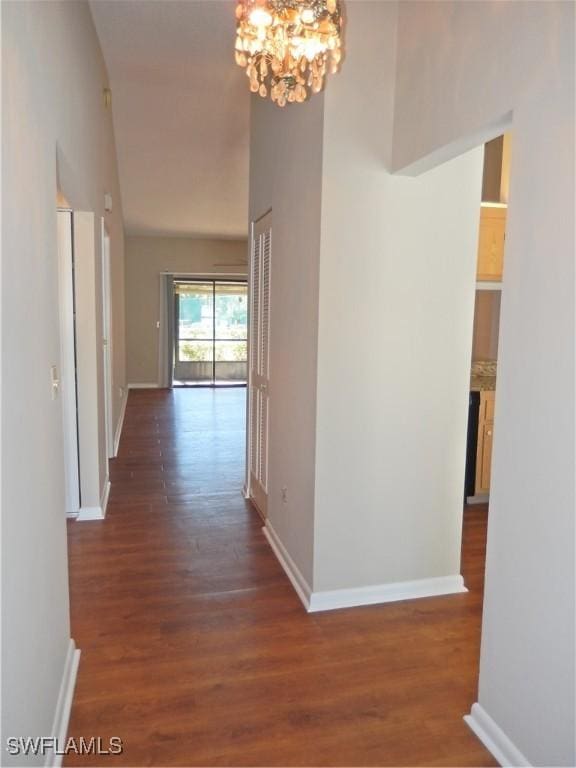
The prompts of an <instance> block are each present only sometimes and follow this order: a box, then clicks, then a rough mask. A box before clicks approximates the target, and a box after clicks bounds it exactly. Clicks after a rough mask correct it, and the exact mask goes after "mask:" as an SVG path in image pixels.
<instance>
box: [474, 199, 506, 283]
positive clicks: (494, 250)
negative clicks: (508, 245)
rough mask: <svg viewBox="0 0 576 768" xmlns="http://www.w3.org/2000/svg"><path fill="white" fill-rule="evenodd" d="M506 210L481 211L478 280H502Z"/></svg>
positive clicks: (487, 209) (488, 209)
mask: <svg viewBox="0 0 576 768" xmlns="http://www.w3.org/2000/svg"><path fill="white" fill-rule="evenodd" d="M505 235H506V208H488V207H483V208H481V209H480V237H479V242H478V269H477V279H478V280H479V281H484V280H496V281H498V280H502V270H503V265H504V240H505Z"/></svg>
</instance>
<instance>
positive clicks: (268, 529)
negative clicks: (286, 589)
mask: <svg viewBox="0 0 576 768" xmlns="http://www.w3.org/2000/svg"><path fill="white" fill-rule="evenodd" d="M262 532H263V533H264V536H266V538H267V540H268V544H270V547H271V548H272V551H273V552H274V554H275V555H276V558H277V560H278V562H279V563H280V565H281V566H282V568H283V569H284V572H285V574H286V576H288V578H289V579H290V581H291V583H292V586H293V587H294V589H295V590H296V594H297V595H298V597H299V598H300V600H302V604H303V605H304V608H306V610H307V611H308V610H310V594H311V589H310V585H309V584H308V582H307V581H306V579H305V578H304V576H303V575H302V573H301V572H300V569H299V568H298V566H297V565H296V563H295V562H294V560H292V558H291V557H290V554H289V552H288V550H287V549H286V547H285V546H284V544H282V542H281V541H280V539H279V538H278V534H277V533H276V531H275V530H274V528H273V527H272V525H271V524H270V520H267V521H266V525H265V526H264V527H263V528H262Z"/></svg>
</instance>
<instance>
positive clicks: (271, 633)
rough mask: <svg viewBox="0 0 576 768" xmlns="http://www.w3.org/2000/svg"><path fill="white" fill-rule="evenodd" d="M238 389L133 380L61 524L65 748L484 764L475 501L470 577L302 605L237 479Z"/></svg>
mask: <svg viewBox="0 0 576 768" xmlns="http://www.w3.org/2000/svg"><path fill="white" fill-rule="evenodd" d="M244 403H245V390H244V389H221V390H210V389H175V390H133V391H131V392H130V397H129V401H128V405H127V410H126V417H125V422H124V430H123V433H122V439H121V443H120V451H119V454H118V458H117V459H115V460H113V461H112V462H111V481H112V490H111V494H110V501H109V504H108V514H107V517H106V520H105V521H104V522H85V523H75V522H70V523H69V552H70V582H71V584H70V590H71V613H72V636H73V637H74V638H75V640H76V643H77V645H78V647H79V648H80V649H81V650H82V657H81V662H80V670H79V675H78V682H77V686H76V694H75V699H74V704H73V709H72V718H71V722H70V729H69V735H70V736H75V737H79V736H81V735H82V736H84V737H87V738H89V737H91V736H101V737H103V738H104V739H107V738H109V737H110V736H119V737H120V738H121V739H122V740H123V743H124V752H123V754H122V755H119V756H105V757H102V756H100V757H98V756H88V757H80V756H76V755H70V756H68V757H67V758H66V760H65V764H66V765H132V766H141V765H142V766H143V765H152V766H160V765H162V766H169V765H170V766H172V765H178V766H187V765H188V766H192V765H194V766H199V765H204V766H212V765H236V766H250V765H252V766H264V765H268V766H275V765H285V766H310V765H317V766H320V765H333V766H344V765H348V766H354V765H355V766H364V765H374V766H376V765H381V766H384V765H396V766H399V765H405V766H407V765H428V766H432V765H438V766H447V765H460V766H480V765H484V766H488V765H490V766H491V765H496V763H495V762H494V760H493V758H492V757H491V756H490V755H489V754H488V752H486V751H485V750H484V749H483V747H482V746H481V744H480V743H479V742H478V741H477V740H476V738H475V737H474V736H473V735H472V733H471V732H470V731H469V730H468V728H467V726H466V725H465V724H464V722H463V721H462V715H463V714H464V713H467V712H468V711H469V709H470V705H471V704H472V702H473V701H474V700H475V695H476V684H477V674H478V656H479V637H480V620H481V606H482V583H483V566H484V550H485V537H486V530H485V520H486V508H485V507H483V506H481V507H475V508H470V509H468V510H467V511H466V513H465V531H464V552H463V573H464V578H465V581H466V584H467V586H468V588H469V589H470V592H469V593H468V594H461V595H453V596H449V597H439V598H432V599H426V600H415V601H409V602H404V603H391V604H388V605H384V606H371V607H366V608H357V609H351V610H342V611H334V612H327V613H323V614H306V613H305V611H304V609H303V607H302V605H301V603H300V601H299V599H298V597H297V596H296V594H295V593H294V591H293V589H292V587H291V585H290V583H289V582H288V579H287V578H286V577H285V575H284V573H283V571H282V570H281V568H280V566H279V564H278V563H277V561H276V559H275V557H274V555H273V554H272V552H271V550H270V549H269V547H268V544H267V543H266V540H265V538H264V536H263V534H262V533H261V530H260V529H261V525H262V523H261V520H260V518H259V516H258V515H257V514H256V512H255V511H254V510H253V509H252V508H251V506H250V505H249V504H247V503H246V502H245V501H244V499H243V498H242V495H241V493H240V489H241V486H242V483H243V466H244V420H245V412H244V410H245V406H244Z"/></svg>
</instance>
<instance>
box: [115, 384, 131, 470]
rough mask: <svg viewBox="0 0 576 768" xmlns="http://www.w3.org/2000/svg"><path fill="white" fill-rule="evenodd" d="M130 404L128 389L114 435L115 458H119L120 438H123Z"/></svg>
mask: <svg viewBox="0 0 576 768" xmlns="http://www.w3.org/2000/svg"><path fill="white" fill-rule="evenodd" d="M127 402H128V389H126V390H124V396H123V397H122V404H121V406H120V415H119V417H118V424H117V425H116V434H115V435H114V456H113V457H112V458H116V456H118V448H119V447H120V438H121V437H122V427H123V426H124V416H125V415H126V403H127Z"/></svg>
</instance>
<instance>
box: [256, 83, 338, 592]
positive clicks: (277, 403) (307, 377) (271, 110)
mask: <svg viewBox="0 0 576 768" xmlns="http://www.w3.org/2000/svg"><path fill="white" fill-rule="evenodd" d="M323 111H324V98H323V96H322V95H319V96H316V97H315V98H313V99H312V100H311V101H309V102H307V103H306V104H301V105H298V106H297V107H294V108H287V109H285V110H282V109H280V108H279V107H276V106H275V105H274V104H272V103H271V102H270V101H265V100H263V99H261V98H260V97H253V99H252V112H251V142H250V219H251V220H252V221H254V220H256V219H258V218H259V217H261V216H262V215H263V214H264V213H266V212H267V211H268V210H269V209H270V208H272V266H271V301H270V306H271V320H270V386H269V394H270V436H269V489H268V517H269V520H270V522H271V524H272V526H273V527H274V529H275V531H276V533H277V534H278V536H279V537H280V539H281V541H282V542H283V544H284V545H285V546H286V547H287V549H288V551H289V552H290V555H291V556H292V558H293V560H294V561H295V563H296V565H297V566H298V568H299V569H300V571H301V572H302V574H303V576H304V578H305V579H306V580H307V581H308V583H309V584H311V583H312V570H313V563H312V556H313V552H312V550H313V538H314V471H315V469H314V451H315V430H316V369H317V334H318V270H319V257H320V223H321V218H320V217H321V209H320V193H321V174H322V126H323ZM282 487H286V488H288V497H287V498H288V503H283V502H282V498H281V488H282Z"/></svg>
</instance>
